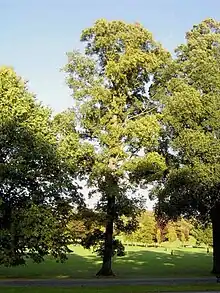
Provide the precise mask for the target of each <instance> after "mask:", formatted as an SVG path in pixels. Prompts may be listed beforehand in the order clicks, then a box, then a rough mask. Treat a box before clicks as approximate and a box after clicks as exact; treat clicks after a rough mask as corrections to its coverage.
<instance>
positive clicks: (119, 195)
mask: <svg viewBox="0 0 220 293" xmlns="http://www.w3.org/2000/svg"><path fill="white" fill-rule="evenodd" d="M81 41H83V42H84V43H85V55H83V54H80V53H79V52H75V51H74V52H72V53H68V64H67V65H66V67H65V72H66V73H67V84H68V85H69V87H70V89H72V90H73V97H74V111H75V113H76V123H77V127H78V132H79V135H80V137H81V139H82V140H84V141H87V142H88V143H89V144H90V145H91V146H93V147H94V152H93V155H92V160H93V164H92V166H90V168H89V169H88V168H87V171H86V172H85V174H86V176H85V179H86V180H87V186H88V187H92V188H93V189H94V193H95V192H97V193H98V194H99V203H98V205H97V209H98V210H99V211H102V212H104V218H103V223H105V233H104V234H103V238H102V236H100V235H102V232H100V234H99V236H98V237H97V240H100V237H101V239H103V240H102V241H103V245H104V247H103V250H102V251H103V265H102V268H101V270H100V271H99V272H98V274H97V275H105V276H106V275H112V274H113V272H112V268H111V258H112V256H113V231H114V228H115V230H120V231H125V230H132V229H134V228H135V227H136V220H135V215H136V214H137V210H136V208H135V205H137V204H138V201H137V200H135V199H132V197H131V196H129V194H130V195H131V194H132V193H134V191H135V190H136V187H137V184H136V183H135V182H137V181H140V180H141V178H145V181H146V182H152V181H153V180H156V179H157V178H158V177H160V176H161V174H162V172H163V170H164V169H165V168H166V165H165V162H164V159H163V157H162V156H161V155H160V154H159V153H158V152H157V149H158V138H159V135H160V125H159V123H158V120H157V115H156V113H155V111H154V105H153V104H152V103H151V100H150V99H149V97H148V90H147V85H148V83H149V81H150V77H151V76H152V74H153V73H154V71H155V69H156V68H157V67H158V66H159V65H160V64H162V63H163V62H164V60H165V59H166V58H167V53H166V52H165V51H164V50H163V49H162V48H161V46H160V45H159V44H158V43H156V42H155V41H154V40H153V38H152V35H151V33H149V32H148V31H147V30H146V29H144V28H143V27H142V26H141V25H136V24H126V23H124V22H122V21H110V22H108V21H106V20H103V19H101V20H98V21H97V22H96V23H95V25H94V26H93V27H91V28H88V29H85V30H84V31H83V32H82V36H81ZM140 151H141V153H140ZM122 216H126V217H127V218H129V217H130V221H128V222H127V223H126V224H123V221H122ZM131 216H132V217H131Z"/></svg>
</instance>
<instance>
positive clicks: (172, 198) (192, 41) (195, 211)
mask: <svg viewBox="0 0 220 293" xmlns="http://www.w3.org/2000/svg"><path fill="white" fill-rule="evenodd" d="M175 52H176V57H175V58H174V59H173V60H170V62H168V63H167V64H166V66H164V67H163V68H161V69H160V70H159V71H158V73H157V75H156V76H155V81H154V82H155V83H154V85H153V86H152V91H151V93H152V97H154V98H155V99H156V100H159V101H160V104H161V106H160V107H161V109H163V123H164V128H165V129H166V134H167V137H168V139H169V142H168V149H167V150H168V153H169V152H170V156H169V157H173V159H171V161H170V162H171V163H172V164H171V165H172V166H171V165H170V166H171V167H170V173H169V175H168V176H167V178H166V181H165V185H164V184H162V187H161V188H160V189H159V192H158V190H157V193H158V195H159V205H158V211H159V210H160V211H161V212H165V213H166V214H168V215H169V216H171V217H176V216H178V215H184V216H188V217H192V216H194V217H197V218H198V217H199V218H200V219H202V220H203V221H206V222H207V221H210V220H211V221H212V223H213V232H214V268H213V271H214V272H217V273H220V267H219V264H220V253H219V251H218V250H219V249H218V247H220V246H219V244H220V240H219V236H218V235H220V234H219V230H218V229H220V228H219V227H220V225H219V222H218V216H217V214H218V213H219V207H220V204H219V202H220V194H219V183H220V160H219V155H220V139H219V138H220V137H219V126H220V124H219V121H220V111H219V110H220V97H219V90H220V67H219V64H220V54H219V53H220V23H219V22H216V21H214V20H212V19H207V20H205V21H203V22H202V23H200V24H198V25H195V26H194V27H193V28H192V30H191V31H189V32H188V33H187V34H186V44H183V45H180V46H179V47H177V49H176V51H175ZM217 263H218V265H217Z"/></svg>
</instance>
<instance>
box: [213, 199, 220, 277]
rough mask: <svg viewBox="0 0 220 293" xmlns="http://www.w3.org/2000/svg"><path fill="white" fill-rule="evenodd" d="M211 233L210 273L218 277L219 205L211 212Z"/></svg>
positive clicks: (219, 263) (219, 259)
mask: <svg viewBox="0 0 220 293" xmlns="http://www.w3.org/2000/svg"><path fill="white" fill-rule="evenodd" d="M211 219H212V233H213V268H212V273H213V274H215V275H216V276H220V203H216V205H215V206H214V208H213V209H212V211H211Z"/></svg>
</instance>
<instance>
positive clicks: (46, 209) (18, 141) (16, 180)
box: [0, 67, 81, 265]
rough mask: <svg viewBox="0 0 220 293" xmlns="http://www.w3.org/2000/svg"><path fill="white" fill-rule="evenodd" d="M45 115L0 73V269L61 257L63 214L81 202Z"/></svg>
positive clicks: (16, 81)
mask: <svg viewBox="0 0 220 293" xmlns="http://www.w3.org/2000/svg"><path fill="white" fill-rule="evenodd" d="M55 134H56V133H55V132H54V130H53V127H52V119H51V111H50V110H49V109H48V108H46V107H43V106H42V105H41V104H39V103H38V102H37V101H36V100H35V98H34V97H33V95H32V94H31V93H29V92H28V90H27V87H26V84H25V83H24V82H23V81H22V79H21V78H20V77H18V76H17V75H16V73H15V72H14V71H13V70H12V69H10V68H4V67H3V68H0V198H1V201H0V264H3V265H19V264H23V263H25V260H26V258H32V259H33V260H34V261H36V262H40V261H42V260H43V258H44V256H45V255H47V254H49V253H50V254H52V255H53V256H54V257H56V258H57V259H60V260H64V259H65V258H66V253H67V252H68V251H69V249H68V248H67V245H68V244H69V242H70V235H69V234H68V233H67V232H66V228H65V225H66V224H67V223H68V221H69V211H70V209H71V207H72V206H73V205H74V204H75V203H80V202H81V199H80V196H79V195H78V193H77V189H76V185H74V184H73V183H72V180H70V178H69V177H68V173H67V169H66V166H65V165H64V164H63V163H62V160H61V158H60V152H59V148H58V143H57V139H56V135H55Z"/></svg>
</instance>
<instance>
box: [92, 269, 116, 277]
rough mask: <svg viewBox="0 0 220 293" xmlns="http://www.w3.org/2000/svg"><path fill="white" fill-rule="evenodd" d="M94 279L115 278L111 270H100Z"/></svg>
mask: <svg viewBox="0 0 220 293" xmlns="http://www.w3.org/2000/svg"><path fill="white" fill-rule="evenodd" d="M96 277H115V274H114V273H113V271H112V270H105V269H103V268H101V270H100V271H98V273H97V274H96Z"/></svg>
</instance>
